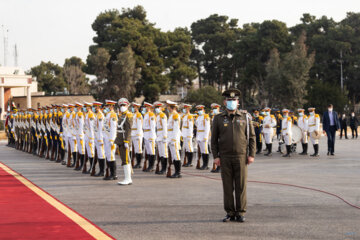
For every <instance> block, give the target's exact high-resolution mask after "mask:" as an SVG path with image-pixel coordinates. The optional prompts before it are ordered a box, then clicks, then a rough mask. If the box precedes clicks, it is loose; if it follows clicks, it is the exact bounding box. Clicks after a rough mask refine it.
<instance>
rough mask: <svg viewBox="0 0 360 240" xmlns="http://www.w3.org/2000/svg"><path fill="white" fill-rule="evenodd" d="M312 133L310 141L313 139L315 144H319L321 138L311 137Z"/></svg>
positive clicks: (312, 141)
mask: <svg viewBox="0 0 360 240" xmlns="http://www.w3.org/2000/svg"><path fill="white" fill-rule="evenodd" d="M311 133H312V132H311ZM311 133H310V141H311V143H312V144H313V145H315V144H319V139H315V138H313V137H311Z"/></svg>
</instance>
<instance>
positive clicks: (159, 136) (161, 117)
mask: <svg viewBox="0 0 360 240" xmlns="http://www.w3.org/2000/svg"><path fill="white" fill-rule="evenodd" d="M153 105H154V108H155V114H156V145H157V149H158V154H159V159H160V163H161V170H160V171H158V172H155V173H156V174H160V175H162V174H165V173H166V167H167V161H168V152H169V151H168V148H167V135H168V132H167V117H166V114H165V113H164V112H163V111H162V109H161V108H162V107H163V104H162V103H161V102H154V104H153Z"/></svg>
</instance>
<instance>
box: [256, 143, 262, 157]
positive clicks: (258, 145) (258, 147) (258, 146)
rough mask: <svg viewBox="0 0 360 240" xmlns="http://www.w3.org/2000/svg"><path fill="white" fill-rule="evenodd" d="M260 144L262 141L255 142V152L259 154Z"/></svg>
mask: <svg viewBox="0 0 360 240" xmlns="http://www.w3.org/2000/svg"><path fill="white" fill-rule="evenodd" d="M261 145H262V142H257V143H256V149H257V151H256V154H260V153H261Z"/></svg>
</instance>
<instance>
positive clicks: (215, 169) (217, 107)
mask: <svg viewBox="0 0 360 240" xmlns="http://www.w3.org/2000/svg"><path fill="white" fill-rule="evenodd" d="M210 107H211V121H210V134H209V135H210V136H209V141H208V146H209V147H210V144H211V131H212V123H213V120H214V117H215V116H216V115H218V114H219V113H220V107H221V106H220V104H217V103H212V104H211V105H210ZM210 148H211V147H210ZM220 171H221V167H220V166H216V164H215V163H213V168H212V169H211V171H210V172H212V173H218V172H220Z"/></svg>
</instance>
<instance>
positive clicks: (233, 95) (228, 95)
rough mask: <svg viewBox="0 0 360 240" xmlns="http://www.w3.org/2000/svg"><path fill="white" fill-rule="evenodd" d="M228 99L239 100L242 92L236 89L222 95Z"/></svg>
mask: <svg viewBox="0 0 360 240" xmlns="http://www.w3.org/2000/svg"><path fill="white" fill-rule="evenodd" d="M222 96H224V97H225V98H227V99H238V98H239V97H240V91H239V90H238V89H236V88H230V89H228V90H225V91H224V92H223V93H222Z"/></svg>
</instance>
